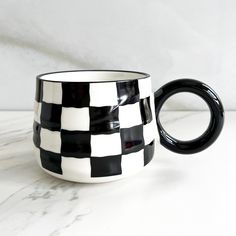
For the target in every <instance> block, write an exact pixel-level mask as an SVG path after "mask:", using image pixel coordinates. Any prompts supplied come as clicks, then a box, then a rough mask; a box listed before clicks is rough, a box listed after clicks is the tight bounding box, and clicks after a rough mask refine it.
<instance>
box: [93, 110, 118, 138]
mask: <svg viewBox="0 0 236 236" xmlns="http://www.w3.org/2000/svg"><path fill="white" fill-rule="evenodd" d="M118 111H119V107H118V106H104V107H90V108H89V116H90V131H91V133H92V134H111V133H115V132H119V128H120V122H119V119H118Z"/></svg>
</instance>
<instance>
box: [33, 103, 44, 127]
mask: <svg viewBox="0 0 236 236" xmlns="http://www.w3.org/2000/svg"><path fill="white" fill-rule="evenodd" d="M41 107H42V103H40V102H37V101H34V120H35V121H36V122H38V123H39V124H40V116H41Z"/></svg>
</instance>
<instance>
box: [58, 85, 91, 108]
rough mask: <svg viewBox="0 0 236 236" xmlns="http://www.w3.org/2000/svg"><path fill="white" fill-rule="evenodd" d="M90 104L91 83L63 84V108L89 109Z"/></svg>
mask: <svg viewBox="0 0 236 236" xmlns="http://www.w3.org/2000/svg"><path fill="white" fill-rule="evenodd" d="M89 103H90V96H89V83H87V82H82V83H81V82H79V83H76V82H69V83H62V105H63V107H77V108H80V107H88V106H89Z"/></svg>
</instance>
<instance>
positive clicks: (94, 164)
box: [90, 155, 122, 177]
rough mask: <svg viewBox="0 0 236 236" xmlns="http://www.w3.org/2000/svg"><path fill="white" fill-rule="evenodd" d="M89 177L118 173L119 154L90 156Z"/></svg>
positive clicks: (119, 166) (119, 172)
mask: <svg viewBox="0 0 236 236" xmlns="http://www.w3.org/2000/svg"><path fill="white" fill-rule="evenodd" d="M90 165H91V177H103V176H112V175H120V174H121V173H122V171H121V155H116V156H107V157H91V158H90Z"/></svg>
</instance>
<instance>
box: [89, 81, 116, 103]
mask: <svg viewBox="0 0 236 236" xmlns="http://www.w3.org/2000/svg"><path fill="white" fill-rule="evenodd" d="M89 93H90V106H94V107H100V106H114V105H117V104H118V97H117V88H116V82H107V83H90V88H89Z"/></svg>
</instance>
